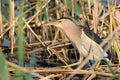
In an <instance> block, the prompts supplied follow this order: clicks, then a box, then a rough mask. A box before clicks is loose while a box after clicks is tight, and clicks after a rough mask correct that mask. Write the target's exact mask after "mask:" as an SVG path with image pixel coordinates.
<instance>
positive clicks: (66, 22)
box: [45, 18, 75, 29]
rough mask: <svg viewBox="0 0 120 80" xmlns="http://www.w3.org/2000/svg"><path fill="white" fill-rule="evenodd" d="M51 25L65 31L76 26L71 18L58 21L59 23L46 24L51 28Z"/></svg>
mask: <svg viewBox="0 0 120 80" xmlns="http://www.w3.org/2000/svg"><path fill="white" fill-rule="evenodd" d="M51 25H52V26H55V27H58V28H61V29H64V28H65V27H66V28H67V27H68V28H69V27H70V26H72V25H75V23H74V22H73V21H72V20H71V19H69V18H62V19H58V20H57V21H54V22H49V23H47V24H45V26H51Z"/></svg>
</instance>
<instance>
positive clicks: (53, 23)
mask: <svg viewBox="0 0 120 80" xmlns="http://www.w3.org/2000/svg"><path fill="white" fill-rule="evenodd" d="M59 23H60V22H59V21H55V22H49V23H47V24H44V25H45V26H56V25H58V24H59Z"/></svg>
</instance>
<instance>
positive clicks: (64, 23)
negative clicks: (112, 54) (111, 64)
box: [45, 18, 108, 60]
mask: <svg viewBox="0 0 120 80" xmlns="http://www.w3.org/2000/svg"><path fill="white" fill-rule="evenodd" d="M45 25H46V26H50V25H53V26H55V27H57V28H60V29H62V30H63V32H64V33H65V35H66V36H67V38H68V39H69V40H70V42H71V43H72V45H73V46H74V47H75V48H76V49H77V50H78V51H79V53H80V54H81V55H83V56H84V57H87V56H88V54H89V53H90V54H93V56H94V57H95V58H96V59H98V60H101V59H103V58H106V57H108V54H107V53H106V52H105V51H104V50H103V49H102V48H101V46H100V45H99V44H97V43H96V42H95V41H93V40H92V39H90V38H89V37H88V36H87V35H86V34H85V33H84V31H83V29H82V28H80V27H79V26H78V25H76V24H75V23H74V22H73V21H72V20H70V19H67V18H63V19H59V20H57V21H55V22H50V23H47V24H45Z"/></svg>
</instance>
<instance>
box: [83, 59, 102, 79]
mask: <svg viewBox="0 0 120 80" xmlns="http://www.w3.org/2000/svg"><path fill="white" fill-rule="evenodd" d="M99 64H100V60H97V59H96V60H95V63H94V64H93V65H92V66H91V67H90V70H94V69H95V68H96V66H98V65H99ZM90 75H91V74H86V75H85V77H84V78H83V79H82V80H87V79H88V78H89V76H90Z"/></svg>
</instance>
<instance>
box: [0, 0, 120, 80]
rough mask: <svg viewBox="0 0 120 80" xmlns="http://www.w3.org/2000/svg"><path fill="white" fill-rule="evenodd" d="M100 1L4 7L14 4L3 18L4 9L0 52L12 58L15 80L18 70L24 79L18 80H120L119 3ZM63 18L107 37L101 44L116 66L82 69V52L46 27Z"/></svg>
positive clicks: (39, 1) (36, 0)
mask: <svg viewBox="0 0 120 80" xmlns="http://www.w3.org/2000/svg"><path fill="white" fill-rule="evenodd" d="M111 1H112V0H111ZM16 2H17V1H16ZM22 3H24V4H23V5H22ZM100 3H101V1H100V0H29V2H25V1H21V2H20V6H19V5H16V4H15V1H14V0H10V2H7V3H4V5H5V4H9V6H6V7H8V8H9V10H7V11H6V13H9V14H8V15H4V9H3V7H0V50H1V52H2V53H3V54H5V55H6V54H7V56H5V57H6V58H5V59H6V60H5V62H6V64H7V65H8V69H7V70H8V71H9V75H10V77H11V79H13V80H14V79H16V74H17V73H16V71H18V70H19V71H21V72H22V73H19V74H20V75H19V74H17V75H18V76H21V77H22V78H18V77H17V79H18V80H19V79H21V80H22V79H23V78H25V79H26V80H27V79H28V80H29V79H30V80H33V79H35V80H66V79H68V77H69V75H71V74H74V75H76V76H75V77H72V78H79V79H83V80H86V79H87V80H91V79H97V80H98V79H100V80H101V79H111V80H112V79H120V77H119V76H118V75H119V74H120V68H119V66H120V37H119V36H120V26H119V25H120V21H119V20H120V18H119V16H120V11H119V9H120V5H119V4H114V3H112V2H108V4H107V5H106V6H107V7H105V6H103V5H101V4H100ZM0 5H1V4H0ZM15 5H16V6H15ZM21 5H22V6H21ZM22 8H23V9H24V10H22ZM20 10H21V11H20ZM16 13H17V14H16ZM62 17H69V18H71V19H72V20H73V21H74V22H75V23H76V24H78V25H82V26H86V27H88V28H89V29H91V30H92V31H93V32H94V33H96V34H97V35H98V36H99V37H100V38H101V39H103V42H102V43H101V44H100V45H101V47H103V46H105V45H106V46H105V49H104V50H105V51H107V50H110V52H111V54H110V55H112V57H111V63H109V64H105V65H102V64H100V65H99V66H100V68H95V69H91V68H90V67H85V68H84V69H77V68H78V67H79V66H80V62H79V57H78V56H79V54H78V51H76V49H75V48H74V47H73V46H72V44H71V43H70V42H69V40H68V39H67V38H66V36H65V35H64V34H63V32H62V31H61V30H60V29H57V28H55V27H49V28H48V27H46V26H44V25H43V24H45V23H47V22H50V21H54V20H57V19H59V18H62ZM5 18H6V19H5ZM7 19H8V21H6V20H7ZM85 22H86V23H85ZM21 34H22V35H21ZM18 40H19V41H18ZM5 41H7V42H8V44H7V46H5V44H4V42H5ZM22 41H23V42H22ZM19 42H20V43H19ZM21 44H23V45H21ZM19 50H20V51H19ZM21 50H22V52H21ZM2 53H1V54H2ZM20 54H22V55H20ZM19 61H21V62H19ZM3 62H4V61H3ZM16 63H17V64H16ZM18 63H23V65H22V64H19V65H18ZM0 67H2V66H0ZM76 69H77V71H76ZM3 70H4V69H3ZM21 74H22V75H21ZM29 74H30V75H29ZM87 74H89V76H87V77H86V75H87ZM0 75H4V74H3V73H1V74H0ZM3 77H6V76H3ZM3 77H1V79H5V78H3ZM69 79H70V78H69ZM73 80H74V79H73Z"/></svg>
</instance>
